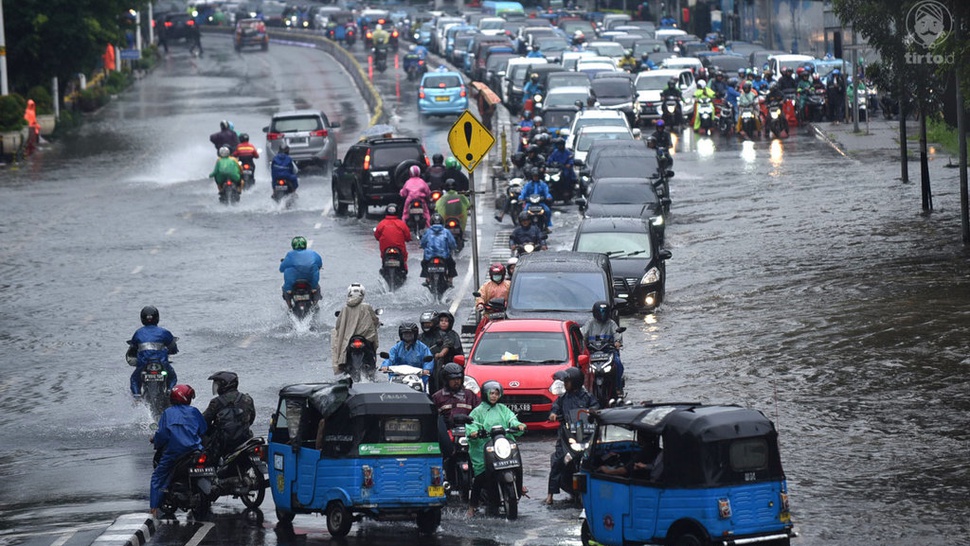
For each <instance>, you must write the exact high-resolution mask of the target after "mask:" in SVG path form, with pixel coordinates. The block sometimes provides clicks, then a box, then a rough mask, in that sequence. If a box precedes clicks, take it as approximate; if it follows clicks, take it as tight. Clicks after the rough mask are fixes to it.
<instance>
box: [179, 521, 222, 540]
mask: <svg viewBox="0 0 970 546" xmlns="http://www.w3.org/2000/svg"><path fill="white" fill-rule="evenodd" d="M215 526H216V524H215V523H212V522H211V521H205V522H202V527H200V528H199V530H198V531H196V533H195V535H193V536H192V539H191V540H189V541H188V542H186V543H185V546H199V544H200V543H201V542H202V539H204V538H205V536H206V535H208V534H209V530H211V529H212V528H213V527H215Z"/></svg>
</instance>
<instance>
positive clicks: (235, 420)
mask: <svg viewBox="0 0 970 546" xmlns="http://www.w3.org/2000/svg"><path fill="white" fill-rule="evenodd" d="M240 398H242V395H241V394H239V393H236V397H235V399H233V400H229V399H228V398H226V399H224V402H225V404H226V405H225V406H223V408H222V409H220V410H219V411H218V412H216V418H215V422H214V423H213V424H214V425H215V427H216V437H217V438H218V441H219V445H220V446H221V449H222V451H223V452H226V451H228V450H230V449H235V448H236V447H237V446H239V445H240V444H242V443H243V442H245V441H246V440H248V439H249V438H250V437H252V432H251V431H250V430H249V419H247V418H246V417H247V416H246V410H245V409H244V408H242V407H240V406H238V405H237V403H238V402H239V400H240Z"/></svg>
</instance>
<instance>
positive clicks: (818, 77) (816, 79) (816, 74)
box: [812, 72, 821, 81]
mask: <svg viewBox="0 0 970 546" xmlns="http://www.w3.org/2000/svg"><path fill="white" fill-rule="evenodd" d="M812 79H813V80H815V81H818V80H819V79H821V76H819V75H818V72H812Z"/></svg>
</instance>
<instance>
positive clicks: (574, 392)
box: [543, 367, 600, 504]
mask: <svg viewBox="0 0 970 546" xmlns="http://www.w3.org/2000/svg"><path fill="white" fill-rule="evenodd" d="M560 375H561V377H562V382H563V385H564V386H565V387H566V392H565V393H564V394H561V395H559V397H558V398H556V401H555V402H553V403H552V410H551V412H550V413H549V420H550V421H553V422H556V421H559V422H560V425H559V436H558V438H557V439H556V450H555V451H554V452H553V454H552V456H551V457H550V463H551V466H550V469H549V487H548V489H547V494H546V500H544V501H543V504H552V502H553V496H554V495H555V494H556V493H559V482H560V480H561V479H562V473H563V470H565V467H566V461H565V460H564V459H565V457H566V454H567V453H569V452H570V451H571V450H570V449H569V426H570V425H571V424H572V423H569V422H568V419H570V418H571V416H572V415H573V414H574V413H575V412H576V410H584V409H585V410H590V409H599V407H600V404H599V401H597V400H596V397H595V396H593V395H592V394H590V393H589V391H587V390H586V388H585V387H583V372H582V371H581V370H580V369H579V368H575V367H572V368H567V369H565V370H563V371H562V372H556V374H555V375H553V377H554V378H555V377H557V376H560ZM574 456H576V457H578V456H579V455H575V454H574Z"/></svg>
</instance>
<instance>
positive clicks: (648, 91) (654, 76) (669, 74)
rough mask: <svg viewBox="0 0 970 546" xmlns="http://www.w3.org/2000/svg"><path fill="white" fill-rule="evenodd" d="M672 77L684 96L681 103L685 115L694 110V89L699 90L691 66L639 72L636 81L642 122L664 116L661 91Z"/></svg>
mask: <svg viewBox="0 0 970 546" xmlns="http://www.w3.org/2000/svg"><path fill="white" fill-rule="evenodd" d="M671 78H672V79H674V80H677V87H678V88H679V89H680V92H681V94H682V95H683V97H684V102H683V104H682V105H681V111H682V112H683V114H684V116H687V115H688V114H689V113H690V112H693V111H694V91H697V84H696V83H695V82H694V72H693V71H691V70H690V69H689V68H661V69H658V70H648V71H646V72H641V73H639V74H638V75H637V79H636V81H635V82H634V85H635V86H636V88H637V100H638V101H639V102H640V121H641V122H644V121H645V122H649V123H653V122H654V121H655V120H657V119H660V118H661V117H662V115H661V108H662V107H663V101H661V100H660V93H661V91H663V90H664V89H665V88H666V87H667V82H668V81H670V80H671Z"/></svg>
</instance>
